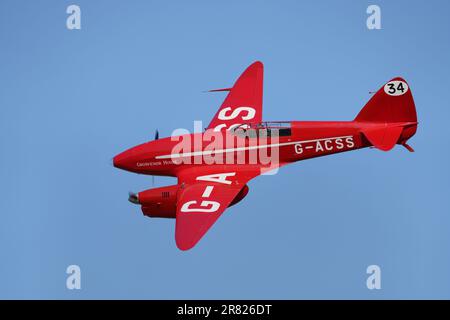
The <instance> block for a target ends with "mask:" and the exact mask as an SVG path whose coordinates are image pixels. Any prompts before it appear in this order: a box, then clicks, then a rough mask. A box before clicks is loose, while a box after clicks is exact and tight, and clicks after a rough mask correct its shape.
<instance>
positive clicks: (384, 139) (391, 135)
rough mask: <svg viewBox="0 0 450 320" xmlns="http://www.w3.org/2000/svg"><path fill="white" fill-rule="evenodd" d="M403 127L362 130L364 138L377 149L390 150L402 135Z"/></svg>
mask: <svg viewBox="0 0 450 320" xmlns="http://www.w3.org/2000/svg"><path fill="white" fill-rule="evenodd" d="M402 131H403V127H383V128H369V129H364V130H362V133H363V134H364V136H365V137H366V138H367V139H368V140H369V141H370V143H371V144H372V145H373V146H374V147H375V148H377V149H380V150H383V151H389V150H391V149H392V148H393V147H394V146H395V144H396V143H397V141H398V140H399V138H400V135H401V134H402Z"/></svg>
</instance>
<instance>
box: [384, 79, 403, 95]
mask: <svg viewBox="0 0 450 320" xmlns="http://www.w3.org/2000/svg"><path fill="white" fill-rule="evenodd" d="M408 89H409V88H408V84H407V83H406V82H404V81H399V80H396V81H391V82H388V83H386V85H385V86H384V92H386V93H387V94H388V95H390V96H401V95H404V94H405V93H406V92H408Z"/></svg>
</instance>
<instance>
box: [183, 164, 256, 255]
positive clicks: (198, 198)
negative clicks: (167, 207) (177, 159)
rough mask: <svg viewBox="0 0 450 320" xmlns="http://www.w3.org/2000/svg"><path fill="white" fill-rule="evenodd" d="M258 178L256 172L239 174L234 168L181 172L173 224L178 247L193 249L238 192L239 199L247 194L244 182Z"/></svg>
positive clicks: (224, 167) (223, 167)
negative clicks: (174, 223) (174, 222)
mask: <svg viewBox="0 0 450 320" xmlns="http://www.w3.org/2000/svg"><path fill="white" fill-rule="evenodd" d="M240 170H242V169H240ZM257 175H259V171H258V170H253V171H245V172H243V171H241V172H239V171H238V170H237V167H236V166H221V168H214V169H209V168H202V169H196V170H195V171H194V170H192V169H186V170H185V171H184V172H181V173H180V174H179V176H178V179H179V183H180V184H181V186H180V189H179V194H178V200H177V215H176V225H175V240H176V243H177V247H178V248H179V249H181V250H188V249H191V248H192V247H194V246H195V245H196V244H197V242H198V241H199V240H200V239H201V238H202V237H203V236H204V235H205V233H206V232H207V231H208V230H209V228H210V227H211V226H212V225H213V224H214V222H216V220H217V219H218V218H219V217H220V215H221V214H222V213H223V212H224V211H225V209H226V208H227V207H228V206H230V204H232V202H233V200H235V199H236V198H237V197H239V196H240V193H241V192H244V193H243V196H242V197H244V196H245V195H246V191H247V188H245V186H246V184H247V182H248V181H249V180H250V179H252V178H253V177H255V176H257ZM241 199H242V198H241Z"/></svg>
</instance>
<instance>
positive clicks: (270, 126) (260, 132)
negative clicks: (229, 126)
mask: <svg viewBox="0 0 450 320" xmlns="http://www.w3.org/2000/svg"><path fill="white" fill-rule="evenodd" d="M232 132H233V133H234V134H236V135H237V136H239V137H243V138H244V137H248V138H256V137H274V136H279V137H286V136H290V135H291V122H290V121H264V122H258V123H243V124H241V125H239V126H236V127H235V128H234V129H233V130H232Z"/></svg>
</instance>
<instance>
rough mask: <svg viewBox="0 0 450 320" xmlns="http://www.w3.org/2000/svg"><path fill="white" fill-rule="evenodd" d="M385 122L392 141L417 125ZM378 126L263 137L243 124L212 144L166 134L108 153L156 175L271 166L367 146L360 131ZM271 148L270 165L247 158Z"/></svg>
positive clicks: (309, 127)
mask: <svg viewBox="0 0 450 320" xmlns="http://www.w3.org/2000/svg"><path fill="white" fill-rule="evenodd" d="M389 125H390V126H399V127H402V128H403V131H402V134H401V136H400V138H399V139H398V141H397V143H398V144H401V143H402V142H404V141H406V140H408V139H409V138H410V137H411V136H412V135H414V133H415V131H416V127H417V123H416V122H402V123H390V124H389ZM384 126H386V124H377V123H368V122H357V121H292V122H282V127H281V129H279V133H278V134H277V135H274V136H270V135H269V137H266V136H267V135H266V134H261V135H260V134H259V132H260V131H259V130H258V129H255V130H253V131H252V129H249V130H246V131H243V133H242V132H241V133H240V134H237V133H236V132H233V131H231V132H230V131H222V132H218V133H215V134H219V135H220V136H221V137H222V140H223V141H224V142H223V143H222V144H219V145H218V146H216V147H215V148H211V147H209V146H211V143H212V142H211V139H210V138H206V137H205V136H206V135H207V132H203V133H195V134H190V135H184V136H178V137H173V138H172V137H167V138H162V139H159V140H155V141H150V142H147V143H143V144H140V145H138V146H135V147H133V148H130V149H128V150H126V151H124V152H122V153H120V154H119V155H117V156H116V157H114V166H116V167H118V168H121V169H124V170H127V171H131V172H135V173H140V174H148V175H159V176H177V172H178V171H179V170H181V169H186V168H188V167H195V166H205V165H209V166H214V165H224V164H233V165H236V164H237V165H243V166H249V165H253V166H259V167H261V168H263V167H270V168H271V169H273V168H276V167H280V166H283V165H285V164H288V163H291V162H296V161H301V160H305V159H310V158H315V157H321V156H325V155H330V154H334V153H340V152H345V151H351V150H356V149H361V148H365V147H369V146H372V144H371V143H370V142H369V141H368V140H367V139H366V138H365V137H364V136H363V135H362V134H361V130H363V129H369V128H378V127H379V128H382V127H384ZM258 128H260V127H258ZM263 128H264V129H262V130H265V129H267V128H270V127H263ZM182 139H184V140H185V143H186V141H187V144H189V145H190V147H189V148H185V149H183V150H181V151H180V152H177V151H176V150H178V149H180V148H179V144H180V140H182ZM227 139H229V140H228V141H232V142H233V143H232V144H229V145H227V144H226V143H225V141H227ZM177 145H178V147H177ZM274 148H277V152H278V155H277V157H276V159H275V157H274V158H273V159H272V160H275V161H272V162H271V163H270V164H268V163H267V159H265V160H264V161H263V159H260V157H258V156H257V157H256V161H255V160H254V159H255V158H253V161H252V160H250V159H249V157H250V154H251V153H253V155H254V154H256V153H257V152H261V151H262V150H263V149H268V151H267V152H268V153H269V154H270V153H271V151H273V150H274ZM264 152H266V151H265V150H264ZM206 156H215V158H214V161H212V159H209V160H208V159H205V157H206ZM227 161H228V162H227ZM230 161H231V162H230ZM239 161H240V162H239Z"/></svg>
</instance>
